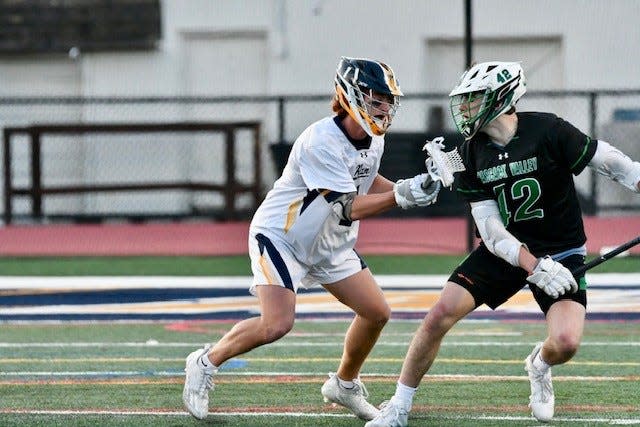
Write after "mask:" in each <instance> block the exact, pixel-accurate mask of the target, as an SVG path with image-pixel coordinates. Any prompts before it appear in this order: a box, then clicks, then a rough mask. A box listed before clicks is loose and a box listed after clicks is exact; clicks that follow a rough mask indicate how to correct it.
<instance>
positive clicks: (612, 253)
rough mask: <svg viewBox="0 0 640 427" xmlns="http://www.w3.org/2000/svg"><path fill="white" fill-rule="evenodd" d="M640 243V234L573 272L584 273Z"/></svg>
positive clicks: (576, 273)
mask: <svg viewBox="0 0 640 427" xmlns="http://www.w3.org/2000/svg"><path fill="white" fill-rule="evenodd" d="M638 243H640V236H638V237H636V238H635V239H632V240H629V241H628V242H627V243H623V244H622V245H620V246H618V247H617V248H615V249H612V250H610V251H609V252H607V253H606V254H603V255H600V256H599V257H598V258H596V259H594V260H592V261H590V262H588V263H586V264H585V265H581V266H580V267H578V268H576V269H575V270H573V271H572V273H573V275H574V276H578V275H580V274H582V273H584V272H585V271H587V270H591V269H592V268H593V267H595V266H597V265H600V264H602V263H603V262H605V261H606V260H608V259H610V258H613V257H614V256H616V255H618V254H619V253H621V252H624V251H626V250H627V249H631V248H632V247H634V246H635V245H637V244H638Z"/></svg>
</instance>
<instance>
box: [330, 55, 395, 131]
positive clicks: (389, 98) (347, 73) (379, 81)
mask: <svg viewBox="0 0 640 427" xmlns="http://www.w3.org/2000/svg"><path fill="white" fill-rule="evenodd" d="M343 61H353V62H351V63H349V64H344V65H345V67H344V68H343V69H342V72H341V67H340V66H339V70H338V73H337V75H336V80H335V83H336V96H337V97H338V101H339V102H340V105H341V106H342V108H344V109H345V111H347V113H348V114H349V116H351V118H353V119H354V120H355V121H356V122H357V123H358V124H359V125H360V127H362V129H363V130H364V131H365V132H366V133H367V134H368V135H370V136H374V135H384V134H385V132H386V131H387V129H388V128H389V126H391V122H392V120H393V118H394V116H395V114H396V112H397V111H398V107H399V106H400V95H402V92H401V91H400V88H399V87H398V85H397V81H396V80H395V76H394V75H393V71H392V70H391V69H390V68H389V67H388V66H386V65H384V64H382V63H376V62H374V61H370V60H357V59H356V60H354V59H349V58H343ZM362 61H365V62H366V63H365V64H364V65H369V66H372V65H371V64H374V65H373V66H375V67H378V68H377V70H378V72H379V73H378V75H375V76H374V75H372V74H364V73H363V72H361V70H360V68H358V67H357V65H363V62H362ZM367 63H368V64H367ZM351 64H353V66H351ZM340 65H343V62H341V64H340ZM367 71H368V72H369V73H371V69H368V70H367ZM374 88H379V89H380V90H384V92H379V91H377V90H375V89H374Z"/></svg>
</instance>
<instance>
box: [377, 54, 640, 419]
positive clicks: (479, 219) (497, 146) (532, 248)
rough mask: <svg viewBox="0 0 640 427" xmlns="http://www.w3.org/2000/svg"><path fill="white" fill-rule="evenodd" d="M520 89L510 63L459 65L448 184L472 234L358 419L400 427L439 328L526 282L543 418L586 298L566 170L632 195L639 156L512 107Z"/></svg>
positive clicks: (573, 346) (538, 410) (533, 402)
mask: <svg viewBox="0 0 640 427" xmlns="http://www.w3.org/2000/svg"><path fill="white" fill-rule="evenodd" d="M525 90H526V89H525V78H524V74H523V71H522V68H521V66H520V64H518V63H513V62H485V63H481V64H477V65H475V66H473V67H471V68H470V69H469V70H468V71H466V72H465V73H464V74H463V75H462V78H461V80H460V83H459V84H458V86H456V87H455V88H454V89H453V91H452V92H451V93H450V95H449V96H450V101H451V113H452V115H453V118H454V121H455V123H456V126H457V127H458V130H459V131H460V132H461V133H462V134H463V135H464V136H465V138H466V141H465V142H464V143H463V144H462V145H461V147H459V148H458V151H459V153H460V155H461V157H462V160H463V163H464V165H465V169H466V170H465V171H463V172H460V173H459V174H457V176H456V180H455V183H454V188H455V190H456V191H457V192H458V194H460V195H461V196H462V197H463V198H465V199H466V200H467V201H468V202H469V203H470V204H471V212H472V215H473V218H474V221H475V224H476V228H477V229H478V232H479V234H480V237H481V238H482V242H481V243H480V245H479V247H478V248H477V249H475V250H474V251H473V252H472V253H471V254H470V255H469V256H468V257H467V258H466V259H465V260H464V261H463V262H462V263H461V264H460V265H459V266H458V267H457V268H456V269H455V270H454V272H453V273H452V274H451V276H450V277H449V281H448V282H447V284H446V285H445V287H444V289H443V291H442V293H441V296H440V299H439V301H438V302H437V303H436V304H435V306H434V307H433V308H432V309H431V310H430V311H429V313H428V314H427V316H426V317H425V319H424V320H423V323H422V325H421V326H420V328H419V329H418V331H417V332H416V334H415V336H414V338H413V341H412V343H411V346H410V348H409V351H408V353H407V356H406V358H405V361H404V364H403V367H402V373H401V375H400V379H399V381H398V385H397V387H396V393H395V395H394V396H393V397H392V398H391V400H390V401H389V402H387V403H386V404H384V406H383V409H382V411H381V413H380V415H378V417H377V418H375V419H374V420H372V421H370V422H368V423H367V424H366V426H368V427H376V426H385V427H386V426H406V425H407V419H408V412H409V411H410V410H411V404H412V400H413V395H414V393H415V391H416V389H417V387H418V384H419V383H420V380H421V379H422V377H423V376H424V375H425V374H426V373H427V371H428V370H429V368H430V366H431V364H432V363H433V360H434V359H435V357H436V355H437V352H438V349H439V347H440V343H441V341H442V338H443V337H444V335H445V334H446V333H447V332H448V331H449V329H451V327H452V326H453V325H454V324H455V323H456V322H457V321H459V320H460V319H462V318H464V317H465V316H466V315H467V314H469V313H470V312H472V311H473V310H475V309H476V308H477V307H479V306H480V305H482V304H487V305H488V306H489V307H491V308H492V309H495V308H496V307H498V306H500V305H501V304H503V303H504V302H505V301H507V300H508V299H509V298H510V297H511V296H513V295H514V294H515V293H516V292H518V291H519V290H520V289H521V288H522V287H523V286H525V285H528V286H529V288H530V289H531V292H532V293H533V296H534V298H535V300H536V302H537V303H538V305H539V306H540V309H541V310H542V312H543V313H544V314H545V316H546V322H547V329H548V336H547V338H546V340H545V341H544V343H539V344H538V345H536V346H535V347H534V349H533V351H532V352H531V354H530V355H529V356H527V358H526V359H525V369H526V371H527V372H528V375H529V381H530V385H531V395H530V398H529V399H530V402H529V406H530V408H531V411H532V414H533V415H534V416H535V418H536V419H537V420H539V421H549V420H551V419H552V417H553V412H554V394H553V387H552V382H551V369H550V367H551V366H553V365H558V364H562V363H565V362H567V361H568V360H570V359H571V358H572V357H573V356H574V355H575V353H576V351H577V350H578V346H579V345H580V341H581V339H582V332H583V327H584V320H585V312H586V305H587V295H586V282H585V278H584V274H582V275H580V276H578V277H573V275H572V274H571V270H573V269H575V268H577V267H579V266H580V265H583V264H584V259H585V255H586V247H585V242H586V236H585V233H584V226H583V222H582V216H581V211H580V206H579V205H578V199H577V196H576V190H575V188H574V184H573V175H577V174H579V173H580V172H582V170H583V169H584V168H585V167H586V166H590V167H592V168H594V169H596V170H597V171H598V172H599V173H601V174H603V175H606V176H608V177H610V178H611V179H613V180H615V181H617V182H619V183H620V184H622V185H624V186H625V187H627V188H629V189H630V190H631V191H634V192H640V163H638V162H634V161H632V160H631V159H630V158H629V157H627V156H626V155H625V154H623V153H622V152H620V151H619V150H618V149H616V148H615V147H613V146H612V145H610V144H609V143H607V142H605V141H601V140H595V139H591V138H589V137H588V136H586V135H585V134H583V133H582V132H581V131H579V130H578V129H576V128H575V127H574V126H572V125H571V124H570V123H568V122H566V121H564V120H562V119H561V118H559V117H557V116H555V115H554V114H548V113H535V112H531V113H516V112H515V107H514V106H515V104H516V102H517V101H518V99H519V98H520V97H521V96H522V95H523V94H524V93H525Z"/></svg>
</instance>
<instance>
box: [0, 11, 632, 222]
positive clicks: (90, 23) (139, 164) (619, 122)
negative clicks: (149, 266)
mask: <svg viewBox="0 0 640 427" xmlns="http://www.w3.org/2000/svg"><path fill="white" fill-rule="evenodd" d="M638 16H640V2H638V1H636V0H617V1H615V2H612V1H610V0H589V1H587V0H564V1H561V2H559V1H553V0H514V1H509V2H504V1H497V0H483V1H471V0H466V1H465V0H455V1H448V2H442V1H438V0H403V1H400V2H388V1H382V0H370V1H366V2H363V1H358V0H308V1H298V0H233V1H232V0H188V1H183V0H1V1H0V126H1V127H2V128H3V131H4V132H3V138H4V144H3V146H2V147H0V151H1V152H2V154H1V155H2V156H3V169H4V173H3V174H2V177H1V178H0V181H1V182H2V186H1V188H0V193H2V200H3V203H2V206H0V211H1V212H2V220H3V222H4V223H5V224H6V225H8V224H31V223H35V224H46V223H52V222H64V223H67V222H75V223H77V222H104V221H107V220H112V219H113V220H121V219H124V220H129V221H147V220H151V219H156V220H158V219H160V220H162V219H169V220H192V219H199V218H200V219H205V220H209V219H213V220H216V221H220V220H247V219H249V218H250V217H251V214H252V213H253V210H254V209H255V207H256V206H257V204H258V203H259V201H260V200H261V199H262V197H264V195H265V194H266V191H268V189H269V188H270V187H271V185H272V183H273V181H274V180H275V178H277V175H278V174H279V171H280V170H281V168H282V166H283V164H284V162H285V161H286V155H287V154H288V150H289V147H290V144H292V143H293V141H294V140H295V138H296V137H297V136H298V134H299V133H300V132H301V131H302V130H303V129H304V128H305V127H306V126H308V125H309V124H310V123H311V122H313V121H315V120H318V119H320V118H322V117H323V116H326V115H329V114H330V106H329V104H330V99H331V97H332V94H333V77H334V73H335V68H336V65H337V63H338V60H339V58H340V56H342V55H346V56H355V57H369V58H374V59H379V60H383V61H384V62H386V63H388V64H389V65H391V66H392V68H394V70H395V72H396V74H397V75H398V77H399V80H400V83H401V87H402V90H403V91H404V93H405V94H406V96H405V98H404V99H403V101H402V106H401V108H400V111H399V113H398V115H397V116H396V119H395V120H394V123H393V126H392V128H391V131H390V132H389V134H388V136H387V141H388V142H387V149H386V153H385V156H386V157H385V159H384V161H383V164H382V169H381V172H382V173H383V174H385V175H386V176H388V177H389V178H391V179H397V178H400V177H402V176H407V175H412V174H414V173H416V172H418V171H421V168H422V167H423V159H424V155H423V154H422V153H421V151H420V149H421V147H422V145H423V143H424V140H425V139H426V138H428V137H432V136H435V135H439V134H444V135H445V136H447V144H448V145H455V144H457V143H459V142H461V139H460V137H459V136H458V135H457V134H456V133H455V132H454V129H455V128H454V125H453V122H452V120H451V118H450V114H449V111H448V98H447V94H448V92H449V91H450V90H451V88H452V87H453V86H454V85H455V84H456V82H457V80H458V78H459V76H460V74H461V73H462V71H463V70H464V69H465V67H466V64H467V62H468V60H469V59H470V60H472V61H486V60H505V61H520V62H522V65H523V67H524V70H525V75H526V77H527V89H528V93H527V95H526V96H525V97H524V98H523V99H522V100H521V101H520V103H519V110H521V111H526V110H542V111H550V112H554V113H556V114H557V115H559V116H561V117H563V118H565V119H567V120H569V121H570V122H572V123H573V124H574V125H576V126H577V127H578V128H580V129H581V130H582V131H583V132H585V133H587V134H589V135H591V136H592V137H596V138H601V139H604V140H608V141H610V142H611V143H613V144H614V145H616V146H617V147H619V148H621V149H622V150H623V151H624V152H626V153H627V154H628V155H630V156H631V157H632V158H634V159H640V144H639V143H638V141H639V139H640V79H639V77H638V69H639V66H640V59H638V56H637V55H635V54H634V52H635V51H636V49H637V45H638V42H640V27H639V26H638V25H637V18H638ZM576 182H577V185H578V190H579V193H580V198H581V202H582V205H583V208H584V210H585V213H586V214H587V215H592V216H638V215H640V197H637V195H634V194H632V193H631V192H629V191H627V190H626V189H624V188H622V187H621V186H618V185H616V184H613V183H611V182H609V181H608V180H607V179H601V178H600V177H597V176H596V175H595V174H594V173H593V172H592V171H590V170H589V169H587V170H586V171H585V172H583V173H582V174H581V175H580V176H579V177H577V178H576ZM443 193H444V192H443ZM465 213H466V208H465V206H463V205H461V204H460V202H459V201H457V200H456V199H455V197H454V196H453V195H452V194H451V193H445V194H443V195H442V196H441V200H440V204H439V205H438V206H436V207H435V208H428V209H421V210H415V211H411V212H410V213H401V212H397V211H394V212H393V213H390V214H388V216H399V215H404V216H408V215H410V216H417V217H423V216H461V215H465Z"/></svg>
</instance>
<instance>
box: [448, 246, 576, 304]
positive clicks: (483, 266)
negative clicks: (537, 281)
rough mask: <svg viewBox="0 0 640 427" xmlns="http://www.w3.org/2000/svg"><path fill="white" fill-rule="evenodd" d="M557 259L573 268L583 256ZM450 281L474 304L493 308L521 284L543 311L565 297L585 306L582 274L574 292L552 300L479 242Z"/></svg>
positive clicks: (503, 301) (523, 273)
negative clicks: (462, 290) (472, 300)
mask: <svg viewBox="0 0 640 427" xmlns="http://www.w3.org/2000/svg"><path fill="white" fill-rule="evenodd" d="M559 262H560V263H561V264H562V265H564V266H565V267H567V268H568V269H569V270H573V269H575V268H577V267H579V266H581V265H583V264H584V256H583V255H580V254H574V255H569V256H567V257H566V258H563V259H561V260H559ZM449 281H450V282H454V283H457V284H458V285H460V286H462V287H463V288H465V289H466V290H468V291H469V292H470V293H471V295H473V298H474V299H475V303H476V307H479V306H481V305H482V304H486V305H488V306H489V307H491V308H492V309H493V310H495V309H496V308H497V307H499V306H500V305H502V304H504V303H505V302H506V301H507V300H508V299H509V298H511V297H512V296H513V295H515V294H516V293H517V292H518V291H519V290H520V289H522V288H523V287H524V286H529V289H531V292H532V293H533V297H534V298H535V300H536V302H537V303H538V306H539V307H540V309H541V310H542V312H543V313H545V314H546V313H547V311H548V310H549V307H551V304H553V303H554V302H556V301H560V300H564V299H569V300H573V301H576V302H577V303H579V304H582V305H583V306H584V307H585V308H586V307H587V282H586V280H585V277H584V273H583V274H582V275H581V276H579V277H576V281H577V282H578V284H579V289H578V291H577V292H576V293H573V294H565V295H561V296H560V297H559V298H557V299H554V298H551V297H550V296H549V295H547V294H546V293H544V291H543V290H542V289H540V288H538V287H537V286H536V285H534V284H530V283H528V282H527V272H526V271H525V270H523V269H522V268H520V267H514V266H512V265H511V264H509V263H508V262H506V261H505V260H503V259H502V258H499V257H497V256H495V255H493V254H492V253H491V252H489V250H488V249H487V248H486V247H485V246H484V245H483V244H480V246H478V248H476V249H475V250H474V251H473V252H471V253H470V254H469V256H468V257H467V258H465V260H464V261H462V263H461V264H460V265H459V266H458V267H457V268H456V269H455V270H454V271H453V273H451V276H449Z"/></svg>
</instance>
